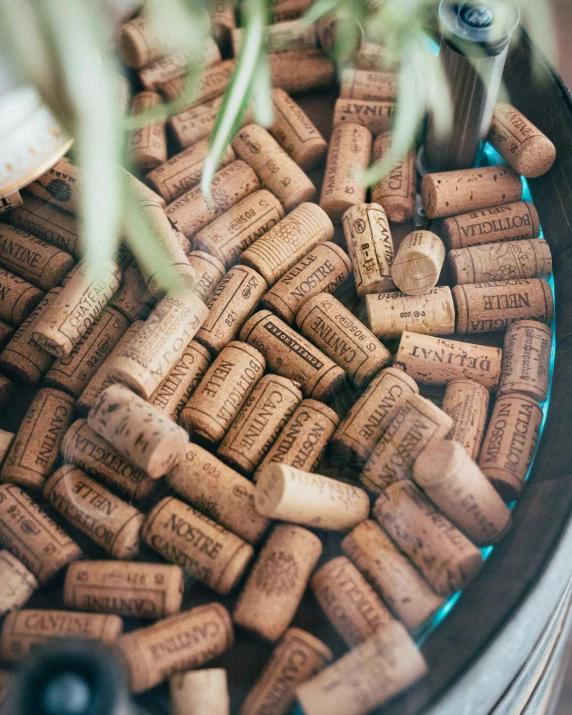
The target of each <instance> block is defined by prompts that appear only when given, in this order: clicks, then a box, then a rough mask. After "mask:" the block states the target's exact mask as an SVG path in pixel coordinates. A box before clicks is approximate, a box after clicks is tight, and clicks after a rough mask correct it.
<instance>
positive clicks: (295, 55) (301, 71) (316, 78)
mask: <svg viewBox="0 0 572 715" xmlns="http://www.w3.org/2000/svg"><path fill="white" fill-rule="evenodd" d="M268 59H269V62H270V75H271V79H272V86H273V87H280V88H281V89H283V90H284V91H285V92H288V94H299V93H301V92H313V91H316V90H320V89H329V88H330V87H331V86H332V83H333V82H334V81H335V80H334V77H335V69H334V64H333V62H332V61H331V60H330V58H329V57H326V55H325V54H324V53H323V52H322V51H321V50H290V51H288V52H276V53H274V54H271V55H270V56H269V58H268Z"/></svg>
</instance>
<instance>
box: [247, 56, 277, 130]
mask: <svg viewBox="0 0 572 715" xmlns="http://www.w3.org/2000/svg"><path fill="white" fill-rule="evenodd" d="M252 104H253V109H254V119H255V121H256V123H257V124H260V126H262V127H269V126H270V125H271V124H272V122H273V121H274V104H273V102H272V82H271V78H270V63H269V62H268V57H267V56H266V55H261V56H260V57H259V59H258V65H257V67H256V72H255V73H254V78H253V80H252Z"/></svg>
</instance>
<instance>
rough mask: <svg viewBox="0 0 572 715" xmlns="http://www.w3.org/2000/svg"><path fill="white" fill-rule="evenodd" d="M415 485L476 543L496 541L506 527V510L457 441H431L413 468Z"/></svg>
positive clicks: (509, 520) (492, 488)
mask: <svg viewBox="0 0 572 715" xmlns="http://www.w3.org/2000/svg"><path fill="white" fill-rule="evenodd" d="M413 475H414V478H415V481H416V482H417V484H418V485H419V486H420V487H421V488H422V489H423V491H424V492H425V494H426V495H427V496H428V497H429V498H430V499H431V501H432V502H433V503H434V504H436V505H437V506H438V507H439V509H440V510H441V511H442V512H443V514H445V516H446V517H447V518H448V519H450V520H451V521H452V522H453V524H455V526H457V527H458V528H459V529H460V530H461V531H462V532H463V533H464V534H465V535H466V536H468V537H469V539H471V541H472V542H473V543H474V544H476V545H477V546H488V545H489V544H496V543H498V542H499V541H500V540H501V539H502V537H503V536H504V535H505V534H506V532H507V531H508V529H509V528H510V523H511V518H510V511H509V510H508V508H507V507H506V505H505V504H504V503H503V501H502V499H501V498H500V496H499V495H498V494H497V492H496V491H495V489H494V487H493V486H492V485H491V483H490V482H489V481H488V480H487V478H486V477H485V475H484V474H483V473H482V472H481V470H480V469H479V468H478V466H477V465H476V464H475V462H473V460H472V459H471V458H470V457H469V455H468V454H467V452H466V451H465V449H464V448H463V446H462V445H460V444H459V443H458V442H455V441H451V440H444V441H441V442H432V443H431V444H430V445H428V447H427V449H426V450H425V451H424V452H423V453H422V454H420V455H419V457H418V458H417V460H416V462H415V465H414V467H413Z"/></svg>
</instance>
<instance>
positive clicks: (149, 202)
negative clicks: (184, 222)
mask: <svg viewBox="0 0 572 715" xmlns="http://www.w3.org/2000/svg"><path fill="white" fill-rule="evenodd" d="M119 179H120V181H121V183H122V184H123V186H124V187H125V188H126V189H128V190H129V191H130V192H131V193H132V194H133V197H134V198H135V199H136V200H137V201H138V202H139V203H140V204H141V206H142V207H146V206H160V207H161V208H163V209H164V208H165V206H166V203H165V199H164V198H163V197H162V196H159V194H158V193H157V192H156V191H153V189H151V188H149V186H147V185H146V184H144V183H143V182H142V181H140V180H139V179H138V178H137V177H136V176H134V175H133V174H132V173H131V172H130V171H127V169H125V168H123V167H122V166H120V167H119Z"/></svg>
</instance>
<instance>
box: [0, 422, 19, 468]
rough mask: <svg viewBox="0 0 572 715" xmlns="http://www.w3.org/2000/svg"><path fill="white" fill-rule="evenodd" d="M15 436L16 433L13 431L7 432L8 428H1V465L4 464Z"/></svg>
mask: <svg viewBox="0 0 572 715" xmlns="http://www.w3.org/2000/svg"><path fill="white" fill-rule="evenodd" d="M15 436H16V435H15V434H14V433H13V432H7V431H6V430H3V429H0V467H1V466H2V465H3V464H4V460H5V459H6V455H7V454H8V452H9V451H10V447H11V445H12V442H13V441H14V437H15Z"/></svg>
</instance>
